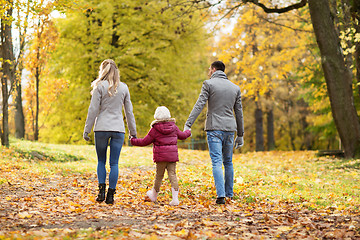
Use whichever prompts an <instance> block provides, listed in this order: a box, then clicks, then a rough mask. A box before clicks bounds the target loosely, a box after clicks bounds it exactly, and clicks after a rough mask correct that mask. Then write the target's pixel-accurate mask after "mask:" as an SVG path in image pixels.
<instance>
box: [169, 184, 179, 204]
mask: <svg viewBox="0 0 360 240" xmlns="http://www.w3.org/2000/svg"><path fill="white" fill-rule="evenodd" d="M171 192H172V201H171V202H170V203H169V204H170V205H171V206H177V205H179V190H177V191H176V190H175V189H174V188H171Z"/></svg>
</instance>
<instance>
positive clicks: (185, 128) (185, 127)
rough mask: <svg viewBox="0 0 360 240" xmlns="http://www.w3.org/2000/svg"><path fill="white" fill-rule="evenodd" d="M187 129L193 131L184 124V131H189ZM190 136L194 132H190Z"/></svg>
mask: <svg viewBox="0 0 360 240" xmlns="http://www.w3.org/2000/svg"><path fill="white" fill-rule="evenodd" d="M187 130H190V132H191V128H189V127H188V126H186V125H185V126H184V131H183V132H185V131H187ZM190 137H192V133H191V134H190Z"/></svg>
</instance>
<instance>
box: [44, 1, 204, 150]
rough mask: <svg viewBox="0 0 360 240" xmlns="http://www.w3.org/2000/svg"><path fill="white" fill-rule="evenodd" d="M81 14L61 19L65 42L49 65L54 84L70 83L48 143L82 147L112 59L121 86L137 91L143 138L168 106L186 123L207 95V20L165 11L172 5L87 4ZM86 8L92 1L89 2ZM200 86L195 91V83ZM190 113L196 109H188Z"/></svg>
mask: <svg viewBox="0 0 360 240" xmlns="http://www.w3.org/2000/svg"><path fill="white" fill-rule="evenodd" d="M83 3H84V5H85V6H86V8H85V9H82V10H78V9H77V10H69V11H68V12H67V13H66V18H63V19H58V20H57V21H56V25H57V26H58V28H59V29H60V39H59V44H58V46H57V49H56V51H55V52H54V54H52V56H51V59H50V62H49V64H48V68H49V71H50V72H51V74H52V76H53V77H54V80H55V81H56V79H59V78H62V79H66V80H67V83H68V85H67V88H65V89H63V92H62V94H61V96H60V97H59V98H58V99H57V100H56V101H55V103H54V106H53V108H52V110H51V111H52V112H51V114H50V115H49V118H48V119H47V120H46V128H44V129H42V130H41V131H42V133H41V135H42V137H41V139H42V140H44V141H52V142H65V143H68V142H75V143H76V142H79V141H81V140H82V134H81V133H82V131H83V127H84V122H85V118H86V113H87V109H88V106H89V102H90V97H91V95H90V90H91V89H90V84H91V82H92V81H93V80H94V79H95V78H96V77H97V72H98V69H99V66H100V63H101V61H103V60H104V59H107V58H112V59H114V60H115V62H116V63H117V64H118V66H119V69H120V75H121V81H123V82H125V83H126V84H127V85H128V86H129V88H130V92H131V100H132V103H133V105H134V109H135V110H134V113H135V117H136V123H137V128H138V131H139V134H145V133H146V132H147V131H148V129H149V123H150V122H151V121H152V119H153V114H154V111H155V109H156V107H157V106H159V105H166V106H167V107H168V108H169V109H170V111H171V112H172V113H173V115H174V117H176V118H177V122H178V123H179V124H180V125H181V122H185V117H186V116H187V115H188V112H187V111H185V110H184V108H183V106H190V105H192V104H193V102H194V101H195V99H196V97H197V94H198V92H197V91H194V90H192V89H197V90H200V86H201V83H202V80H203V79H204V78H205V71H203V70H202V69H206V67H205V66H203V61H201V60H202V56H203V55H202V51H203V50H202V49H203V42H204V41H205V40H204V36H205V35H206V34H204V32H203V30H202V27H203V23H202V22H201V21H200V20H199V18H198V17H197V15H196V14H194V15H193V16H191V17H190V16H185V17H183V16H181V14H180V10H178V9H177V10H174V11H165V12H164V11H162V9H163V8H164V7H165V6H167V3H166V2H158V1H147V2H146V3H145V2H143V1H140V0H139V1H116V2H114V1H110V0H107V1H98V0H94V1H91V2H85V1H84V2H83ZM85 3H86V4H85ZM195 84H196V85H199V86H198V87H191V86H194V85H195ZM189 111H190V110H189Z"/></svg>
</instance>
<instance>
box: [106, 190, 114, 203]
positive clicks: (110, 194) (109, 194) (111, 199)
mask: <svg viewBox="0 0 360 240" xmlns="http://www.w3.org/2000/svg"><path fill="white" fill-rule="evenodd" d="M114 194H115V189H114V188H109V189H108V192H107V195H106V200H105V203H107V204H113V203H114Z"/></svg>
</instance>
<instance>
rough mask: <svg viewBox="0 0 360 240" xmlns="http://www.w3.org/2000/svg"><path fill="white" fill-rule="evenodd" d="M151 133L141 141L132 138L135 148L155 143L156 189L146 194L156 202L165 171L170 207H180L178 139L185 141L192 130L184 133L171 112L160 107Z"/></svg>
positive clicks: (155, 115)
mask: <svg viewBox="0 0 360 240" xmlns="http://www.w3.org/2000/svg"><path fill="white" fill-rule="evenodd" d="M154 118H155V120H154V121H153V122H152V123H151V125H150V126H151V129H150V131H149V133H148V134H147V135H146V136H145V137H144V138H142V139H141V138H140V139H136V138H131V144H132V145H134V146H146V145H149V144H151V143H153V160H154V162H155V163H156V177H155V184H154V187H153V188H152V189H151V190H150V191H148V192H147V193H146V195H147V196H148V197H149V198H150V200H151V201H152V202H155V201H156V198H157V195H158V192H159V190H160V186H161V181H162V179H163V177H164V173H165V169H166V170H167V172H168V176H169V180H170V183H171V192H172V201H171V202H170V205H172V206H176V205H179V199H178V195H179V185H178V181H177V177H176V162H178V161H179V156H178V148H177V139H180V140H185V139H186V138H188V137H189V136H190V135H191V130H187V131H185V132H182V131H180V130H179V128H178V127H177V126H176V124H175V119H174V118H171V115H170V111H169V109H167V108H166V107H164V106H161V107H158V108H157V109H156V111H155V114H154Z"/></svg>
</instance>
